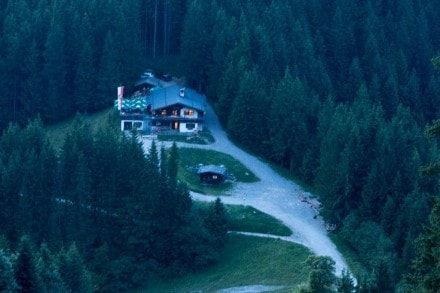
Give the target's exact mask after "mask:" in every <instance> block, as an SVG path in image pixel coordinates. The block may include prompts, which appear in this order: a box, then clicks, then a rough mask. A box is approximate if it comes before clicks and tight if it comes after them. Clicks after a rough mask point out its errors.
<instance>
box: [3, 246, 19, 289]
mask: <svg viewBox="0 0 440 293" xmlns="http://www.w3.org/2000/svg"><path fill="white" fill-rule="evenodd" d="M17 288H18V287H17V283H16V282H15V277H14V269H13V268H12V262H11V259H10V258H9V257H8V255H6V253H5V252H4V251H3V249H0V291H1V292H15V291H16V290H17Z"/></svg>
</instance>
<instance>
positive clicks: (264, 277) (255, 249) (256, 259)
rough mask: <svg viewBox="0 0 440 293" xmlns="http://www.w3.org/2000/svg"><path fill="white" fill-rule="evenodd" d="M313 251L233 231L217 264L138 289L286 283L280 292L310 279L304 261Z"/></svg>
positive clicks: (206, 289)
mask: <svg viewBox="0 0 440 293" xmlns="http://www.w3.org/2000/svg"><path fill="white" fill-rule="evenodd" d="M310 255H311V252H310V251H309V250H308V249H306V248H305V247H303V246H301V245H298V244H294V243H290V242H286V241H283V240H279V239H271V238H259V237H250V236H244V235H235V234H231V235H229V236H228V240H227V242H226V245H225V247H224V249H223V252H222V255H221V257H220V261H219V262H218V263H217V264H216V265H213V266H210V267H208V268H206V269H204V270H203V271H199V272H194V273H192V274H189V275H186V276H184V277H180V278H173V279H167V280H163V281H156V282H154V283H153V284H150V285H149V286H147V287H145V288H142V289H139V290H136V291H135V292H136V293H141V292H157V293H162V292H163V293H165V292H167V293H170V292H179V293H185V292H188V293H189V292H215V291H217V290H220V289H224V288H230V287H238V286H247V285H274V286H284V288H283V289H280V290H278V291H277V292H292V289H293V288H295V287H296V286H298V285H300V284H302V283H305V282H307V277H308V269H307V268H305V266H304V261H305V260H306V259H307V257H308V256H310Z"/></svg>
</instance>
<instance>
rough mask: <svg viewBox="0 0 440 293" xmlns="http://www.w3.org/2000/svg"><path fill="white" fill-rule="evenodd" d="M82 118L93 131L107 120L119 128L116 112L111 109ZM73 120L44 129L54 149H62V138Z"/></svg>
mask: <svg viewBox="0 0 440 293" xmlns="http://www.w3.org/2000/svg"><path fill="white" fill-rule="evenodd" d="M83 118H84V120H85V121H87V122H88V123H90V125H91V126H92V128H93V129H97V128H98V127H99V126H101V125H102V124H103V123H105V122H106V120H107V119H113V120H115V127H118V128H119V127H120V125H119V118H118V117H117V115H116V112H115V111H114V110H113V108H109V109H105V110H102V111H98V112H95V113H93V114H85V115H83ZM116 118H117V119H116ZM74 119H75V117H72V118H69V119H66V120H63V121H61V122H58V123H56V124H53V125H48V126H46V127H45V128H46V132H47V136H48V138H49V141H50V142H51V143H52V145H53V146H54V148H55V149H59V148H61V147H62V145H63V143H64V138H65V137H66V134H67V133H68V132H69V131H70V129H71V127H72V123H73V120H74Z"/></svg>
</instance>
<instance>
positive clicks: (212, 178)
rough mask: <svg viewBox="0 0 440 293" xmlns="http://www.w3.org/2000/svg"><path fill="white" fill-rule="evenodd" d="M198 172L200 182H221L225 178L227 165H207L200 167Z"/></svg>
mask: <svg viewBox="0 0 440 293" xmlns="http://www.w3.org/2000/svg"><path fill="white" fill-rule="evenodd" d="M197 174H199V176H200V183H205V184H220V183H222V182H223V181H224V180H225V177H226V168H225V166H216V165H206V166H202V167H200V168H199V170H198V171H197Z"/></svg>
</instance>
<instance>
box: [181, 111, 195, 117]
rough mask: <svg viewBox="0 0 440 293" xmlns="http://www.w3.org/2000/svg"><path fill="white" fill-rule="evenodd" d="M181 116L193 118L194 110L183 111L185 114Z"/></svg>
mask: <svg viewBox="0 0 440 293" xmlns="http://www.w3.org/2000/svg"><path fill="white" fill-rule="evenodd" d="M183 114H184V115H185V116H194V110H185V112H183Z"/></svg>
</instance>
